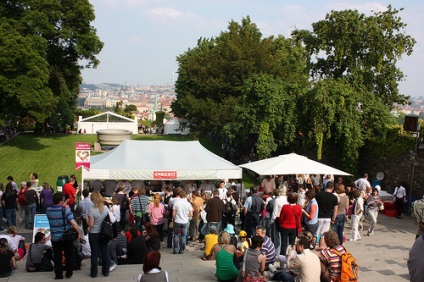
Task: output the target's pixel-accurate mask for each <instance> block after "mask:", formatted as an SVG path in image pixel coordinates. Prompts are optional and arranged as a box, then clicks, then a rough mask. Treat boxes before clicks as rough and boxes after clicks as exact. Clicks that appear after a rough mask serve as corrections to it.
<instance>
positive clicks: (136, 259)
mask: <svg viewBox="0 0 424 282" xmlns="http://www.w3.org/2000/svg"><path fill="white" fill-rule="evenodd" d="M130 233H131V236H132V240H131V242H129V243H128V245H127V249H128V253H127V261H126V262H127V264H142V263H144V259H145V256H146V254H147V246H146V240H145V239H144V236H139V235H138V230H137V227H132V228H131V230H130Z"/></svg>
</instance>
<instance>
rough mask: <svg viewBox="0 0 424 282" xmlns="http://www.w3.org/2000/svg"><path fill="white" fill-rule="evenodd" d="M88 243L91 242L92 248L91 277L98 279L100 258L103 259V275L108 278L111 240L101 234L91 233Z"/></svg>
mask: <svg viewBox="0 0 424 282" xmlns="http://www.w3.org/2000/svg"><path fill="white" fill-rule="evenodd" d="M88 241H89V242H90V247H91V268H90V275H91V277H93V278H95V277H97V264H98V260H99V256H101V257H102V274H103V276H104V277H108V276H109V269H110V257H109V252H108V249H107V246H108V245H109V242H110V240H109V239H105V238H104V237H103V236H102V235H101V234H100V233H89V234H88Z"/></svg>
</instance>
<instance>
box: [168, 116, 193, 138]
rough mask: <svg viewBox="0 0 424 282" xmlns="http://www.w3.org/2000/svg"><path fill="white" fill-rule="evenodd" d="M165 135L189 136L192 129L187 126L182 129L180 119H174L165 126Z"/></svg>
mask: <svg viewBox="0 0 424 282" xmlns="http://www.w3.org/2000/svg"><path fill="white" fill-rule="evenodd" d="M163 127H164V128H163V134H165V135H170V134H181V135H188V134H190V128H189V127H188V126H186V127H185V128H180V120H179V119H178V118H173V119H171V120H170V121H168V122H167V123H165V124H164V125H163Z"/></svg>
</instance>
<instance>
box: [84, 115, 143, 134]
mask: <svg viewBox="0 0 424 282" xmlns="http://www.w3.org/2000/svg"><path fill="white" fill-rule="evenodd" d="M99 129H126V130H130V131H132V133H133V134H138V122H137V118H134V119H130V118H127V117H124V116H121V115H118V114H116V113H113V112H105V113H100V114H98V115H94V116H91V117H87V118H82V117H81V116H80V117H79V120H78V122H77V130H78V132H81V133H84V130H85V133H87V134H96V132H97V130H99Z"/></svg>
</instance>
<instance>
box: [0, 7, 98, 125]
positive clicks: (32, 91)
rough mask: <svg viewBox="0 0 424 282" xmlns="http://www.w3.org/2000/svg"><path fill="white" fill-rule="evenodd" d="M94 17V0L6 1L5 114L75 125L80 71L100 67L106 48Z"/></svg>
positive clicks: (1, 12) (0, 19)
mask: <svg viewBox="0 0 424 282" xmlns="http://www.w3.org/2000/svg"><path fill="white" fill-rule="evenodd" d="M94 18H95V16H94V10H93V7H92V5H91V4H90V2H89V1H88V0H52V1H35V0H16V1H11V0H6V1H2V2H1V3H0V34H1V37H0V42H1V44H0V61H1V63H2V66H6V67H3V68H2V69H1V70H0V106H2V109H3V111H2V113H1V115H8V116H9V117H10V118H9V120H10V121H12V122H16V121H19V120H22V119H24V120H26V121H28V120H32V121H33V122H37V123H56V122H59V123H61V125H60V126H62V127H65V125H72V124H73V121H74V112H75V109H76V99H77V96H78V92H79V85H80V83H81V81H82V79H81V71H80V70H81V68H83V67H96V66H97V65H98V63H99V61H98V59H97V58H96V55H97V54H98V53H99V52H100V51H101V49H102V47H103V43H102V42H101V41H100V40H99V38H98V37H97V35H96V30H95V29H94V28H93V27H92V26H91V25H90V23H91V22H92V21H93V20H94ZM81 62H85V66H81V65H80V63H81Z"/></svg>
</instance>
